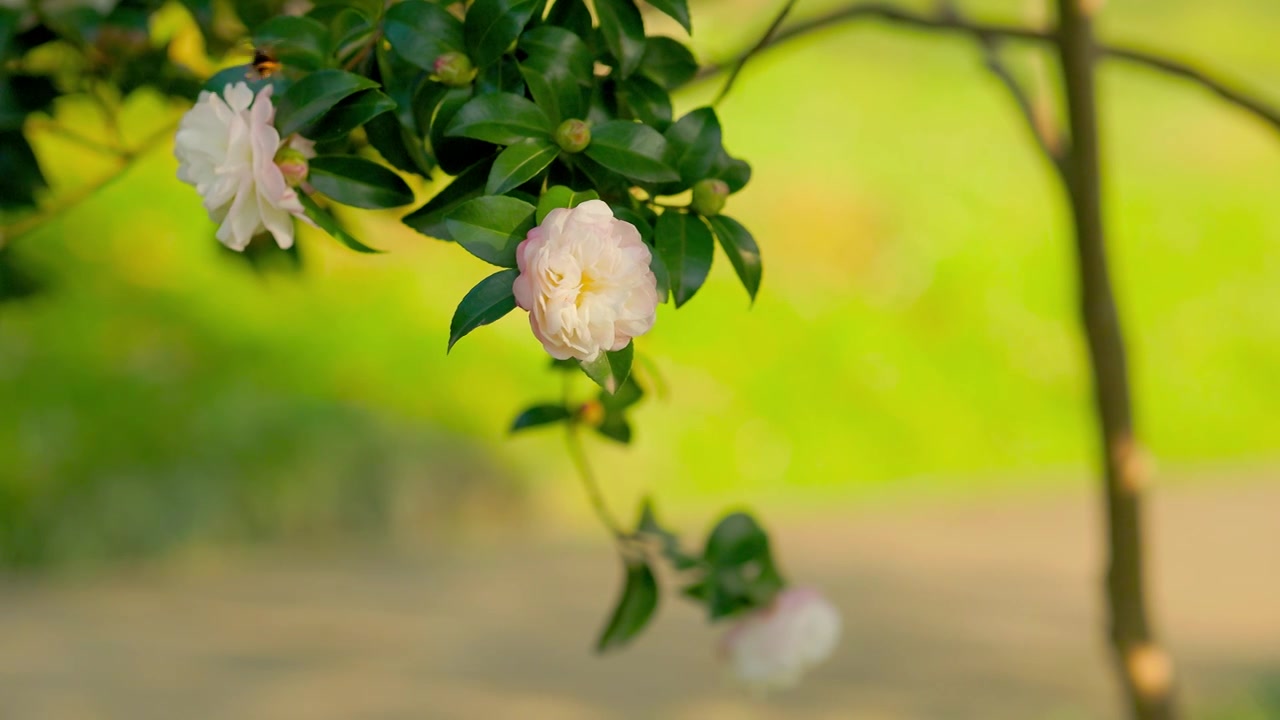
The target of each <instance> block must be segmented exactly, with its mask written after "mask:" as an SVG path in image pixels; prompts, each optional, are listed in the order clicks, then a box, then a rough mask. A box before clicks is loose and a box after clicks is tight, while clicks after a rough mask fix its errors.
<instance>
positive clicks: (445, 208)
mask: <svg viewBox="0 0 1280 720" xmlns="http://www.w3.org/2000/svg"><path fill="white" fill-rule="evenodd" d="M490 165H492V162H480V163H476V164H475V165H473V166H471V167H469V168H467V169H466V170H464V171H463V172H462V173H461V174H460V175H458V176H457V177H455V178H454V179H453V182H451V183H449V184H448V185H447V186H445V188H444V189H443V190H441V191H440V192H438V193H436V194H435V196H434V197H432V198H431V199H430V200H428V201H427V204H426V205H423V206H422V207H420V208H418V209H417V210H414V211H413V212H411V213H409V214H408V215H406V216H405V218H404V220H403V222H404V224H405V225H408V226H409V227H411V228H413V229H414V230H417V231H418V232H420V233H422V234H423V235H427V236H429V237H433V238H438V239H440V240H453V235H452V234H451V233H450V232H449V226H448V223H447V222H446V220H445V218H447V217H448V215H449V213H451V212H453V211H454V210H455V209H457V208H458V206H460V205H462V204H463V203H465V202H467V201H469V200H472V199H474V198H478V197H480V196H481V195H483V194H484V185H485V179H486V178H487V177H488V176H489V166H490Z"/></svg>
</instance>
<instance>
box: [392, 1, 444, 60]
mask: <svg viewBox="0 0 1280 720" xmlns="http://www.w3.org/2000/svg"><path fill="white" fill-rule="evenodd" d="M382 27H383V32H384V33H385V35H386V38H387V42H389V43H391V47H392V48H394V49H395V51H396V52H397V53H399V54H400V56H401V57H403V58H404V59H405V60H408V61H409V62H411V63H413V64H414V65H416V66H418V67H420V68H422V69H423V70H426V71H428V72H432V71H434V69H435V62H436V58H438V57H440V56H441V55H443V54H445V53H447V52H462V50H463V48H464V43H463V39H462V21H461V20H459V19H458V18H456V17H454V16H453V15H452V14H451V13H450V12H449V11H448V10H445V9H444V8H443V7H441V6H440V5H436V4H435V3H430V2H425V1H424V0H405V2H402V3H398V4H396V5H392V6H391V9H389V10H387V17H386V19H385V20H384V21H383V26H382Z"/></svg>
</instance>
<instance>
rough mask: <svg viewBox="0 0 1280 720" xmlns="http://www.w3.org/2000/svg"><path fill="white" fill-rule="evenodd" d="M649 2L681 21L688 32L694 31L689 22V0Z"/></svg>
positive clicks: (659, 10)
mask: <svg viewBox="0 0 1280 720" xmlns="http://www.w3.org/2000/svg"><path fill="white" fill-rule="evenodd" d="M649 4H650V5H652V6H653V8H654V9H655V10H657V11H658V12H661V13H664V14H666V15H668V16H670V17H671V19H673V20H675V21H676V22H678V23H680V27H683V28H684V31H685V32H687V33H691V32H693V26H692V25H691V24H690V22H689V3H688V1H687V0H649Z"/></svg>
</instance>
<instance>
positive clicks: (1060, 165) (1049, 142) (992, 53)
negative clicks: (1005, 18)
mask: <svg viewBox="0 0 1280 720" xmlns="http://www.w3.org/2000/svg"><path fill="white" fill-rule="evenodd" d="M982 49H983V56H984V62H985V63H986V66H987V69H988V70H990V71H991V73H992V74H993V75H995V76H996V78H997V79H999V80H1000V82H1001V84H1003V85H1004V87H1005V89H1006V90H1008V91H1009V96H1010V97H1012V98H1013V101H1014V103H1015V104H1016V105H1017V106H1018V110H1019V111H1020V112H1021V113H1022V117H1023V119H1025V120H1026V122H1027V128H1028V129H1029V130H1031V135H1032V136H1033V137H1034V138H1035V140H1036V144H1037V145H1039V146H1040V150H1041V152H1043V153H1044V155H1045V157H1046V158H1047V159H1048V160H1049V162H1050V164H1052V165H1053V168H1054V170H1056V171H1057V172H1058V174H1059V175H1063V174H1064V173H1065V172H1066V164H1065V163H1066V146H1067V140H1066V138H1065V136H1064V135H1063V134H1062V132H1061V131H1059V132H1057V133H1054V134H1053V135H1050V134H1049V133H1050V132H1051V130H1050V128H1048V127H1045V126H1044V125H1043V124H1042V122H1041V118H1040V117H1038V116H1037V115H1036V110H1035V106H1034V105H1032V103H1031V98H1030V97H1029V96H1028V95H1027V93H1026V91H1025V90H1023V88H1022V85H1021V84H1019V83H1018V79H1017V78H1016V77H1014V75H1013V72H1012V71H1011V70H1009V67H1008V66H1007V65H1005V64H1004V61H1003V60H1002V59H1001V58H1000V44H999V41H997V40H996V39H995V38H991V37H985V38H983V40H982Z"/></svg>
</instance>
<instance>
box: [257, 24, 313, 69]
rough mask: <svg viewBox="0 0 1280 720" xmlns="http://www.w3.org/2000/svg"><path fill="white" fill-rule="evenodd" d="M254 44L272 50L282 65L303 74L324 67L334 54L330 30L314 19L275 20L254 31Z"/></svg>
mask: <svg viewBox="0 0 1280 720" xmlns="http://www.w3.org/2000/svg"><path fill="white" fill-rule="evenodd" d="M253 44H254V46H255V47H260V48H267V49H269V50H270V51H271V53H272V54H273V55H274V56H275V58H276V59H277V60H279V61H280V62H281V63H283V64H285V65H287V66H290V67H297V68H300V69H303V70H318V69H320V68H322V67H324V66H325V63H326V62H327V61H328V59H329V54H330V53H332V52H333V48H332V47H331V46H330V42H329V28H327V27H325V26H324V24H323V23H321V22H319V21H317V20H314V19H312V18H309V17H295V16H291V15H281V16H279V17H273V18H271V19H270V20H268V21H266V22H264V23H262V24H261V25H259V26H258V27H257V28H255V29H254V31H253Z"/></svg>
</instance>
